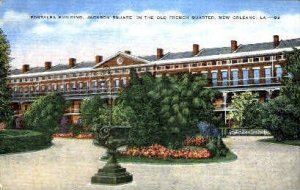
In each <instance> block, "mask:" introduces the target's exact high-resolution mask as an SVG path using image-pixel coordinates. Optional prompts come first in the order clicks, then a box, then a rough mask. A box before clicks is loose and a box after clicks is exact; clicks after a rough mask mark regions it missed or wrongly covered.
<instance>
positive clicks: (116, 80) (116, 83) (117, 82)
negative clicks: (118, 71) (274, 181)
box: [114, 79, 120, 91]
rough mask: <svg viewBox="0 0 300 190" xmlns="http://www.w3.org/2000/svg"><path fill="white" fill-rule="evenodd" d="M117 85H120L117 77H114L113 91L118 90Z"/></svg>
mask: <svg viewBox="0 0 300 190" xmlns="http://www.w3.org/2000/svg"><path fill="white" fill-rule="evenodd" d="M119 85H120V81H119V79H115V81H114V86H115V89H114V90H115V91H118V89H119Z"/></svg>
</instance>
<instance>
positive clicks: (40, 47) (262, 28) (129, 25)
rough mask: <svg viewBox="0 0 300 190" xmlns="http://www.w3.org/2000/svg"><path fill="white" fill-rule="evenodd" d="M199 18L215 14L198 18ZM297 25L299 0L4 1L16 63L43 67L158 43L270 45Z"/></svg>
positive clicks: (0, 20)
mask: <svg viewBox="0 0 300 190" xmlns="http://www.w3.org/2000/svg"><path fill="white" fill-rule="evenodd" d="M32 16H34V18H32ZM38 16H48V17H50V16H52V17H53V16H55V18H56V19H46V18H44V19H37V17H38ZM59 16H64V19H58V17H59ZM67 16H69V19H67V18H66V17H67ZM71 16H77V18H76V19H73V18H70V17H71ZM89 16H111V17H110V18H109V19H88V18H89ZM112 16H119V17H120V16H132V19H112ZM137 16H142V19H137ZM150 16H153V19H149V17H150ZM170 16H185V17H189V18H188V19H170ZM196 16H213V18H214V19H192V18H197V17H196ZM219 16H229V19H220V17H219ZM253 16H254V17H255V19H250V17H253ZM78 17H79V18H78ZM164 17H166V19H163V18H164ZM241 17H244V18H245V17H246V19H239V18H241ZM247 17H248V18H247ZM269 17H270V18H269ZM278 17H279V19H278ZM264 18H266V19H264ZM298 23H300V1H296V0H248V1H243V0H241V1H238V0H222V1H220V0H218V1H213V0H210V1H204V0H194V1H186V0H163V1H159V0H152V1H145V0H115V1H109V0H84V1H79V0H78V1H75V0H64V1H62V0H51V1H45V0H22V1H20V0H0V28H1V29H2V30H3V31H4V33H5V34H6V35H7V38H8V40H9V42H10V45H11V57H12V58H13V60H12V61H11V65H12V67H16V68H20V67H21V65H23V64H30V65H31V67H34V66H43V65H44V62H45V61H52V63H53V65H56V64H59V63H67V60H68V58H70V57H75V58H76V59H77V61H78V62H80V61H93V60H94V57H95V55H103V56H104V58H105V57H108V56H110V55H112V54H114V53H116V52H118V51H124V50H130V51H131V52H132V54H134V55H152V54H155V53H156V48H163V49H164V52H165V53H166V52H169V51H170V52H177V51H189V50H191V49H192V44H193V43H197V44H199V45H200V48H209V47H224V46H229V45H230V40H233V39H234V40H237V41H238V44H247V43H257V42H266V41H272V36H273V35H275V34H276V35H279V36H280V38H281V39H292V38H300V24H298Z"/></svg>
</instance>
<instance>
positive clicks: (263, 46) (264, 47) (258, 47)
mask: <svg viewBox="0 0 300 190" xmlns="http://www.w3.org/2000/svg"><path fill="white" fill-rule="evenodd" d="M273 48H274V45H273V42H267V43H257V44H247V45H240V46H239V47H238V49H237V51H236V52H249V51H259V50H268V49H273Z"/></svg>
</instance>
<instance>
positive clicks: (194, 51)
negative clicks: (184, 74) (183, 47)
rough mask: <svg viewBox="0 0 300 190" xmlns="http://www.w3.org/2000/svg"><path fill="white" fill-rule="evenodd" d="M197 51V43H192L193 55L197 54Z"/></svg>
mask: <svg viewBox="0 0 300 190" xmlns="http://www.w3.org/2000/svg"><path fill="white" fill-rule="evenodd" d="M198 53H199V45H198V44H193V56H195V55H197V54H198Z"/></svg>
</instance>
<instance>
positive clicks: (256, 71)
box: [203, 66, 283, 86]
mask: <svg viewBox="0 0 300 190" xmlns="http://www.w3.org/2000/svg"><path fill="white" fill-rule="evenodd" d="M252 69H253V78H252V79H251V80H252V81H251V83H253V84H259V83H260V79H261V76H260V74H261V71H260V68H259V67H257V68H252ZM263 72H264V80H265V83H267V84H270V83H271V82H272V78H274V76H273V74H272V68H271V67H265V68H264V71H263ZM275 72H276V74H275V78H276V79H280V78H282V72H283V71H282V68H281V67H280V66H277V67H276V68H275ZM203 74H204V75H206V76H207V74H208V73H203ZM241 74H242V79H241V80H239V71H238V70H231V78H229V76H228V71H227V70H223V71H221V85H222V86H227V85H228V82H229V81H231V82H232V85H239V84H241V83H239V81H241V82H242V84H243V85H248V82H249V70H248V69H243V70H242V73H241ZM207 77H208V76H207ZM211 79H212V85H213V86H219V85H220V83H218V71H212V72H211Z"/></svg>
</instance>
